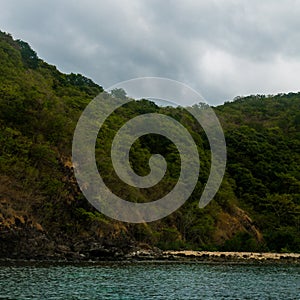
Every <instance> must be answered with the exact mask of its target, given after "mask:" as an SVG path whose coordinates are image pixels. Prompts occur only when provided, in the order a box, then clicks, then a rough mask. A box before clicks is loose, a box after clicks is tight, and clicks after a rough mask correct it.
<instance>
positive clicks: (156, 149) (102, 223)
mask: <svg viewBox="0 0 300 300" xmlns="http://www.w3.org/2000/svg"><path fill="white" fill-rule="evenodd" d="M99 93H102V95H103V97H105V98H106V99H107V101H109V99H110V97H113V96H116V95H110V94H107V93H106V92H103V89H102V88H101V87H100V86H99V85H97V84H95V83H94V82H93V81H92V80H90V79H88V78H86V77H84V76H82V75H80V74H69V75H66V74H62V73H61V72H59V71H58V70H57V69H56V67H54V66H51V65H49V64H47V63H46V62H44V61H42V60H41V59H39V58H38V56H37V54H36V53H35V52H34V50H32V49H31V47H30V46H29V45H28V44H27V43H26V42H23V41H20V40H13V38H12V37H11V36H10V35H9V34H6V33H3V32H0V257H13V258H46V257H47V258H70V259H73V258H76V259H79V258H82V259H86V258H102V257H104V256H117V255H123V254H124V253H126V251H129V250H130V249H132V247H149V246H150V247H152V246H155V247H159V248H161V249H203V250H235V251H241V250H246V251H293V252H300V93H290V94H280V95H276V96H262V95H257V96H248V97H238V98H236V99H234V100H233V101H232V102H228V103H225V104H224V105H222V106H218V107H215V108H214V110H215V112H216V114H217V115H218V117H219V119H220V121H221V123H222V126H223V129H224V132H225V137H226V143H227V151H228V163H227V170H226V175H225V177H224V180H223V183H222V186H221V188H220V190H219V192H218V194H217V195H216V197H215V199H214V200H213V201H212V202H211V203H210V204H209V205H208V206H206V207H205V208H204V209H199V207H198V201H199V198H200V195H201V192H202V190H203V187H204V185H205V183H206V181H207V178H208V174H209V168H210V149H209V144H208V142H207V139H206V136H205V134H204V133H203V130H202V129H201V128H199V126H198V125H197V124H196V123H195V122H194V120H193V118H192V117H191V116H190V115H189V114H188V113H187V111H186V110H184V109H183V108H180V107H179V108H172V107H159V106H157V105H156V104H155V103H153V102H149V101H146V100H143V101H132V102H130V103H129V104H127V105H124V106H123V107H122V108H119V109H118V110H117V111H116V112H115V113H114V114H112V115H111V116H110V117H109V118H108V119H107V121H106V123H105V126H104V128H103V129H101V130H100V132H99V135H98V140H97V143H96V159H97V163H98V166H99V170H101V175H102V176H103V178H104V181H105V182H106V184H107V185H108V186H110V187H112V188H113V190H114V191H115V192H116V194H119V195H121V196H122V197H125V198H126V199H127V200H128V201H142V202H146V201H152V200H155V199H158V198H159V197H161V196H162V195H165V194H166V193H168V192H169V191H170V190H171V189H172V187H173V186H174V184H176V181H177V179H178V174H179V172H180V158H179V155H178V152H177V150H176V147H175V146H174V145H173V144H172V143H171V142H170V141H169V140H166V139H163V138H162V137H161V136H157V135H149V136H147V137H144V138H141V139H139V140H138V142H136V143H134V145H133V147H132V149H131V152H130V159H131V163H132V165H133V168H134V169H135V171H136V172H137V173H138V174H141V175H145V174H147V172H149V169H148V160H149V157H150V155H151V153H160V154H162V155H163V156H164V157H165V158H166V160H167V162H168V170H167V173H166V176H165V177H164V178H163V181H162V183H160V184H159V185H158V186H156V188H155V189H154V188H153V189H152V188H151V189H149V190H145V189H134V188H129V187H128V186H126V185H124V183H122V182H121V181H120V180H119V179H118V177H117V176H116V174H115V173H114V172H113V169H112V164H111V160H110V158H109V150H110V148H109V145H110V144H111V141H112V139H113V137H114V134H115V132H116V131H117V130H118V129H119V128H120V127H121V126H122V125H123V124H124V123H125V122H126V121H127V120H129V119H130V118H132V117H133V116H137V115H140V114H143V113H148V112H159V113H163V114H166V115H169V116H171V117H173V118H175V119H176V120H177V121H180V122H181V123H182V124H183V125H184V126H185V127H186V128H187V129H188V130H189V131H190V133H191V135H192V137H193V138H194V140H195V141H196V143H197V145H198V151H199V156H200V159H201V171H200V176H199V180H198V184H197V186H196V188H195V191H194V192H193V194H192V195H191V197H190V199H189V200H188V201H187V202H186V203H185V204H184V205H183V206H182V207H181V208H180V209H179V210H177V211H176V212H174V213H173V214H171V215H170V216H168V217H166V218H164V219H162V220H160V221H156V222H152V223H149V224H127V223H122V222H117V221H114V220H111V219H109V218H107V217H105V216H104V215H102V214H101V213H99V212H97V211H96V210H95V209H93V207H92V206H91V205H90V204H89V203H88V202H87V200H86V199H85V198H84V197H83V195H82V193H81V192H80V190H79V188H78V186H77V183H76V180H75V178H74V175H73V169H72V163H71V145H72V137H73V133H74V129H75V126H76V122H77V120H78V118H79V116H80V114H81V112H82V111H83V109H84V108H85V107H86V105H87V104H88V103H89V102H90V101H91V100H92V99H93V98H94V97H95V96H96V95H98V94H99Z"/></svg>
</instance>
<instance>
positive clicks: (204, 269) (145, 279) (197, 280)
mask: <svg viewBox="0 0 300 300" xmlns="http://www.w3.org/2000/svg"><path fill="white" fill-rule="evenodd" d="M0 299H22V300H26V299H64V300H65V299H74V300H75V299H124V300H125V299H128V300H129V299H137V300H143V299H172V300H174V299H251V300H254V299H260V300H261V299H283V300H288V299H300V266H299V265H296V264H295V265H293V264H259V263H254V264H250V263H246V264H233V263H203V262H201V263H200V262H195V263H192V262H184V263H179V262H110V263H107V262H106V263H78V264H70V263H42V262H39V263H38V262H32V263H20V262H9V263H1V264H0Z"/></svg>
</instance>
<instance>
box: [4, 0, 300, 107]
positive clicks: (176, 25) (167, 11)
mask: <svg viewBox="0 0 300 300" xmlns="http://www.w3.org/2000/svg"><path fill="white" fill-rule="evenodd" d="M0 4H1V11H0V29H1V30H2V31H6V32H10V33H11V34H12V35H13V36H14V37H15V38H21V39H23V40H25V41H27V42H29V43H30V44H31V46H32V47H33V48H34V50H36V51H37V53H38V55H39V56H40V57H41V58H43V59H44V60H46V61H47V62H49V63H51V64H55V65H56V66H57V67H58V68H59V69H60V70H61V71H63V72H67V73H70V72H76V73H81V74H84V75H85V76H87V77H90V78H92V79H93V80H94V81H95V82H97V83H98V84H100V85H102V86H103V87H104V88H109V87H110V86H111V85H114V84H116V83H118V82H120V81H123V80H128V79H131V78H135V77H144V76H158V77H167V78H170V79H174V80H178V81H181V82H183V83H185V84H188V85H189V86H191V87H192V88H194V89H195V90H196V91H198V92H199V93H201V94H202V95H203V96H204V98H205V99H206V100H207V101H208V102H209V103H210V104H213V105H216V104H220V103H222V102H223V101H226V100H230V99H233V98H234V97H235V96H237V95H248V94H258V93H264V94H275V93H279V92H290V91H299V90H300V81H299V74H300V18H299V16H300V2H299V1H297V0H286V1H280V0H278V1H277V0H274V1H271V0H266V1H258V0H254V1H244V0H226V1H225V0H218V1H217V0H215V1H191V0H186V1H182V0H173V1H170V0H169V1H168V0H166V1H158V0H151V1H146V0H130V1H129V0H122V1H121V0H113V1H102V0H85V1H72V0H60V1H58V0H52V1H46V0H40V1H37V0H27V1H16V0H12V1H2V0H1V1H0ZM183 104H184V103H183Z"/></svg>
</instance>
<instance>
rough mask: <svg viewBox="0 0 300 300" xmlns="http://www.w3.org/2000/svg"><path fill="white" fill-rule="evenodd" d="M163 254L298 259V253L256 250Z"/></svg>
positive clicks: (171, 252) (172, 252) (168, 252)
mask: <svg viewBox="0 0 300 300" xmlns="http://www.w3.org/2000/svg"><path fill="white" fill-rule="evenodd" d="M164 255H171V256H184V257H187V258H188V257H206V256H207V257H217V258H225V259H226V258H228V259H230V258H237V259H255V260H265V259H274V260H276V259H283V258H286V259H289V258H290V259H296V260H298V259H300V253H265V252H264V253H256V252H217V251H191V250H186V251H164Z"/></svg>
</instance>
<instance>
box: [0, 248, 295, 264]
mask: <svg viewBox="0 0 300 300" xmlns="http://www.w3.org/2000/svg"><path fill="white" fill-rule="evenodd" d="M110 262H124V263H131V262H133V263H134V262H150V263H151V262H157V263H163V262H179V263H180V262H187V263H189V262H191V263H192V262H194V263H197V262H198V263H241V264H247V263H259V264H262V263H271V264H272V263H274V264H278V263H279V264H282V263H283V264H297V265H298V264H299V265H300V253H270V252H218V251H193V250H181V251H175V250H167V251H162V250H160V249H135V250H134V251H132V252H129V253H127V254H125V255H120V256H116V255H111V256H106V257H102V256H100V257H93V258H87V257H83V256H76V258H75V257H47V256H46V257H32V258H26V259H24V258H22V259H21V258H20V259H18V258H0V266H1V265H6V264H11V263H13V264H18V263H21V264H23V263H25V264H27V263H29V264H31V263H32V264H36V263H38V264H39V263H41V264H44V263H46V264H52V263H53V264H57V263H59V264H60V263H62V264H89V263H92V264H95V263H96V264H97V263H110Z"/></svg>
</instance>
